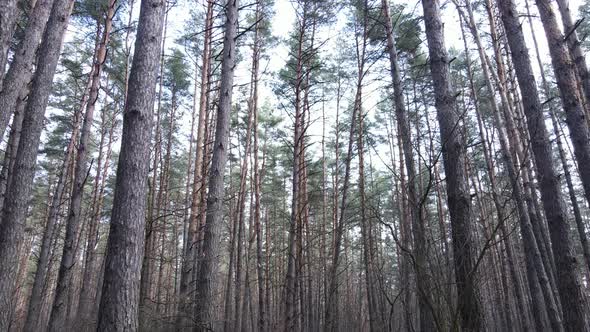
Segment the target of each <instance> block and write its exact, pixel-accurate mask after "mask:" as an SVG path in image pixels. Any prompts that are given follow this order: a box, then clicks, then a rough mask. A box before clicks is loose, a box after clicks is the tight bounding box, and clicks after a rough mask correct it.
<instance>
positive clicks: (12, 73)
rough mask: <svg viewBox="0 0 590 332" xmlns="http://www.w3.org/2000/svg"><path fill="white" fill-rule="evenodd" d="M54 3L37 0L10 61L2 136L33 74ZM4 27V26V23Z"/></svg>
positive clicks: (1, 105)
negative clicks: (21, 38) (34, 63)
mask: <svg viewBox="0 0 590 332" xmlns="http://www.w3.org/2000/svg"><path fill="white" fill-rule="evenodd" d="M53 3H54V0H38V1H37V3H36V4H35V8H34V9H33V12H32V13H31V16H30V20H29V22H28V24H27V28H26V29H25V34H24V37H23V40H22V41H21V42H20V44H19V45H18V47H17V50H16V52H15V54H14V60H12V62H11V63H10V67H9V69H8V72H7V73H6V75H5V76H4V81H3V84H2V91H0V137H3V136H4V131H5V130H6V127H7V126H8V122H9V120H10V115H11V114H12V112H14V109H15V107H16V103H17V99H18V96H19V94H20V93H21V91H22V89H23V88H24V87H25V85H26V84H27V83H29V81H30V80H31V77H32V75H33V72H32V68H33V62H34V61H35V56H36V54H37V48H38V47H39V41H40V40H41V37H42V36H43V31H44V30H45V26H46V24H47V20H48V19H49V14H50V13H51V8H52V6H53ZM2 14H4V13H2ZM2 28H4V25H3V24H2ZM10 38H12V35H11V36H10ZM2 68H4V67H2Z"/></svg>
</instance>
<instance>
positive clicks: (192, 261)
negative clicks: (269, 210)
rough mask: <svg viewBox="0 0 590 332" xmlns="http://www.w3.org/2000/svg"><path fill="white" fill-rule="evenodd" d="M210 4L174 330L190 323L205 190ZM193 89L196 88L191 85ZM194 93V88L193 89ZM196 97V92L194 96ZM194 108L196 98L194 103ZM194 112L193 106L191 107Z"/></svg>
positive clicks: (210, 3)
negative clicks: (204, 163) (185, 237)
mask: <svg viewBox="0 0 590 332" xmlns="http://www.w3.org/2000/svg"><path fill="white" fill-rule="evenodd" d="M213 4H214V0H207V14H206V18H205V38H204V40H203V56H202V66H201V89H200V98H199V109H198V122H197V123H198V124H197V139H196V142H195V169H194V176H193V181H194V182H193V186H192V190H193V192H192V199H191V212H190V216H189V226H188V233H187V241H186V246H185V248H184V251H183V261H182V269H181V274H180V289H179V302H180V303H179V307H178V308H179V311H178V316H177V319H176V329H177V331H180V330H182V329H183V328H186V326H188V325H191V323H192V315H193V312H192V311H193V310H192V309H193V302H194V301H193V298H194V297H195V294H194V291H193V290H194V285H193V286H191V284H192V283H193V280H192V279H193V278H192V276H193V275H195V269H196V268H197V264H196V259H197V248H198V243H197V240H198V232H199V220H200V219H199V217H200V214H199V211H200V212H201V213H204V212H205V210H204V207H199V203H200V198H201V195H202V193H203V191H204V189H205V187H204V182H203V173H202V172H203V159H204V158H203V155H204V151H205V148H204V146H203V144H204V141H205V125H206V119H205V117H206V114H207V105H208V99H209V98H208V96H209V91H208V90H209V86H210V82H209V69H210V61H211V49H210V44H211V35H212V29H213ZM195 90H196V88H195ZM195 92H196V91H195ZM194 98H195V99H196V94H195V97H194ZM194 106H195V108H196V101H195V103H194ZM195 111H196V109H195Z"/></svg>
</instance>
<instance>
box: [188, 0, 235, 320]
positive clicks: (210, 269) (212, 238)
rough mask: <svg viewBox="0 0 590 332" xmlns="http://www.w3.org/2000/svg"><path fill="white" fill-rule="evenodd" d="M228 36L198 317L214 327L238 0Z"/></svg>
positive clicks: (229, 16)
mask: <svg viewBox="0 0 590 332" xmlns="http://www.w3.org/2000/svg"><path fill="white" fill-rule="evenodd" d="M225 16H226V22H225V36H224V43H223V45H224V46H223V62H222V66H221V87H220V98H219V108H218V111H217V125H216V130H215V143H214V146H213V157H212V158H213V159H212V161H211V171H210V178H209V192H208V197H207V219H206V222H205V229H204V242H203V256H202V260H201V262H200V264H199V274H198V278H197V291H196V294H197V303H196V310H195V315H196V320H197V322H198V324H199V325H198V326H197V330H199V331H204V330H209V329H212V328H213V318H214V314H215V308H216V306H215V305H214V300H215V298H214V296H213V295H214V294H213V290H214V288H215V284H216V283H215V282H214V280H215V279H216V278H217V270H218V267H219V261H218V257H219V255H220V250H219V244H220V241H221V226H222V225H221V223H222V218H223V198H224V192H225V188H224V184H223V178H224V173H225V164H226V160H227V149H228V140H229V120H230V112H231V106H232V91H233V80H234V70H235V68H234V67H235V62H236V37H237V25H238V0H228V1H227V5H226V7H225Z"/></svg>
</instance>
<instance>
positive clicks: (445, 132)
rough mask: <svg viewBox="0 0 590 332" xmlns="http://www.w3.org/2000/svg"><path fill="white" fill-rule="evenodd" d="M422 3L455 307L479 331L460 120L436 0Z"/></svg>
mask: <svg viewBox="0 0 590 332" xmlns="http://www.w3.org/2000/svg"><path fill="white" fill-rule="evenodd" d="M422 6H423V9H424V21H425V25H426V37H427V40H428V50H429V55H430V61H429V62H430V70H431V73H432V79H433V85H434V93H435V106H436V109H437V114H438V121H439V124H440V135H441V142H442V145H443V146H442V154H443V159H444V167H445V174H446V178H447V180H446V183H447V200H448V206H449V214H450V215H451V226H452V227H451V235H452V241H453V256H454V267H455V279H456V283H457V297H458V309H459V313H460V315H461V326H462V328H463V329H464V330H466V331H478V330H482V329H483V313H482V310H481V303H480V299H479V294H478V288H477V285H476V278H475V272H476V271H475V267H476V266H475V261H474V258H475V256H474V255H475V253H474V250H475V248H474V243H473V239H472V235H471V228H472V227H471V225H470V224H471V212H470V211H471V198H470V195H469V190H468V186H467V180H466V178H465V171H464V170H465V150H464V146H463V143H462V141H461V137H460V132H459V129H460V128H461V125H460V123H459V122H460V121H461V119H460V117H459V116H458V115H457V114H456V113H455V103H456V102H455V95H454V94H453V91H452V88H451V84H450V77H449V62H448V61H449V60H448V55H447V50H446V48H445V43H444V34H443V25H442V21H441V17H440V4H439V1H438V0H434V1H432V0H423V1H422Z"/></svg>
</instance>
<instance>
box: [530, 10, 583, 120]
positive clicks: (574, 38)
mask: <svg viewBox="0 0 590 332" xmlns="http://www.w3.org/2000/svg"><path fill="white" fill-rule="evenodd" d="M547 3H549V2H547ZM557 6H558V7H559V13H560V14H561V21H562V22H563V30H564V34H565V40H566V42H567V46H568V48H569V51H570V56H571V59H572V61H573V62H574V67H575V70H576V73H577V74H578V77H577V78H578V79H579V81H580V84H581V90H582V91H580V93H581V94H582V95H583V98H582V99H585V101H586V105H584V106H585V107H586V110H590V104H589V103H590V73H589V72H588V66H587V65H586V56H585V53H584V51H582V48H581V47H580V44H581V43H582V42H581V41H580V39H579V38H578V33H577V32H576V28H577V27H578V26H577V24H578V22H576V23H574V21H573V20H572V14H571V12H570V5H569V1H568V0H557ZM529 17H530V16H529ZM582 19H587V18H582ZM586 37H587V36H583V38H586Z"/></svg>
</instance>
